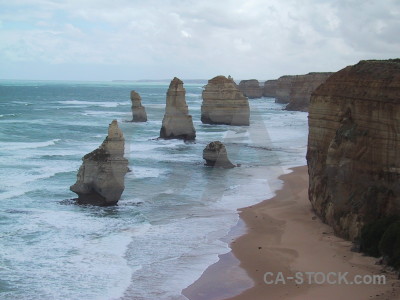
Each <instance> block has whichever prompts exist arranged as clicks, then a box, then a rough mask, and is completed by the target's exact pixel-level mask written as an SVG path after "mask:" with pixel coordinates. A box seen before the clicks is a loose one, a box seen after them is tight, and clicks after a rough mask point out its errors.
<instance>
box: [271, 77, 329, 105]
mask: <svg viewBox="0 0 400 300" xmlns="http://www.w3.org/2000/svg"><path fill="white" fill-rule="evenodd" d="M330 75H332V73H329V72H326V73H315V72H314V73H308V74H305V75H286V76H282V77H280V78H279V79H276V80H267V81H266V82H265V83H264V90H263V96H265V97H273V98H275V102H276V103H284V104H285V103H288V105H287V106H286V108H285V109H286V110H297V111H307V110H308V105H309V102H310V97H311V93H312V92H313V91H314V90H315V89H316V88H317V87H318V86H320V85H321V84H322V83H324V82H325V80H326V79H327V78H328V77H329V76H330Z"/></svg>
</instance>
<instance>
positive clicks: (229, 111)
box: [201, 76, 250, 126]
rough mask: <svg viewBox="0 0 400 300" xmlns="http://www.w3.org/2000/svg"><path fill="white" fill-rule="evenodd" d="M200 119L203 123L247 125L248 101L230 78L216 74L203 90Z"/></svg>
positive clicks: (248, 114) (248, 115)
mask: <svg viewBox="0 0 400 300" xmlns="http://www.w3.org/2000/svg"><path fill="white" fill-rule="evenodd" d="M202 96H203V103H202V105H201V121H202V122H203V123H205V124H227V125H237V126H240V125H249V123H250V121H249V119H250V107H249V101H248V100H247V98H246V97H245V96H243V94H242V92H241V91H239V89H238V88H237V87H236V84H235V83H234V81H233V80H232V79H231V78H226V77H225V76H217V77H214V78H213V79H210V80H209V81H208V84H207V85H206V86H205V87H204V90H203V94H202Z"/></svg>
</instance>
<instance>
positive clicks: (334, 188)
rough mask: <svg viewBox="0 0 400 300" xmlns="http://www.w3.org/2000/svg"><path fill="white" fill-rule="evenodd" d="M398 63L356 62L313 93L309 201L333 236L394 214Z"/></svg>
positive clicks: (399, 192) (398, 209) (399, 153)
mask: <svg viewBox="0 0 400 300" xmlns="http://www.w3.org/2000/svg"><path fill="white" fill-rule="evenodd" d="M399 95H400V60H399V59H397V60H386V61H361V62H359V63H358V64H357V65H354V66H349V67H346V68H344V69H342V70H341V71H339V72H337V73H335V74H333V75H332V76H331V77H329V78H328V79H327V80H326V82H325V83H324V84H322V85H321V86H320V87H319V88H317V90H315V91H314V93H313V95H312V97H311V103H310V111H309V136H308V149H307V164H308V169H309V176H310V180H309V198H310V201H311V204H312V206H313V208H314V210H315V212H316V213H317V214H318V215H319V216H320V217H321V218H322V220H323V221H325V222H326V223H328V224H329V225H331V226H333V228H334V230H335V232H336V233H337V234H339V235H341V236H343V237H345V238H349V239H351V240H355V239H357V238H358V236H359V234H360V229H361V227H362V226H363V224H365V223H368V222H371V221H374V220H375V219H377V218H381V217H384V216H388V215H393V214H400V184H399V182H400V136H399V133H400V97H399Z"/></svg>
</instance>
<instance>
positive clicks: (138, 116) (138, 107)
mask: <svg viewBox="0 0 400 300" xmlns="http://www.w3.org/2000/svg"><path fill="white" fill-rule="evenodd" d="M131 102H132V122H147V114H146V109H145V108H144V106H142V98H141V97H140V95H139V94H138V93H136V92H135V91H131Z"/></svg>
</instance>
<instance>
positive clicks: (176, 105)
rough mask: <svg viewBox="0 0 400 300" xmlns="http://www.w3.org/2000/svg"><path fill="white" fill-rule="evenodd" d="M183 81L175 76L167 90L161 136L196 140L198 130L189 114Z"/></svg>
mask: <svg viewBox="0 0 400 300" xmlns="http://www.w3.org/2000/svg"><path fill="white" fill-rule="evenodd" d="M185 94H186V91H185V89H184V88H183V82H182V81H181V80H180V79H179V78H176V77H174V79H173V80H172V81H171V83H170V85H169V88H168V91H167V101H166V102H167V104H166V107H165V114H164V118H163V121H162V127H161V130H160V138H164V139H183V140H194V139H195V138H196V131H195V129H194V126H193V120H192V116H191V115H189V110H188V106H187V104H186V99H185Z"/></svg>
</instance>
